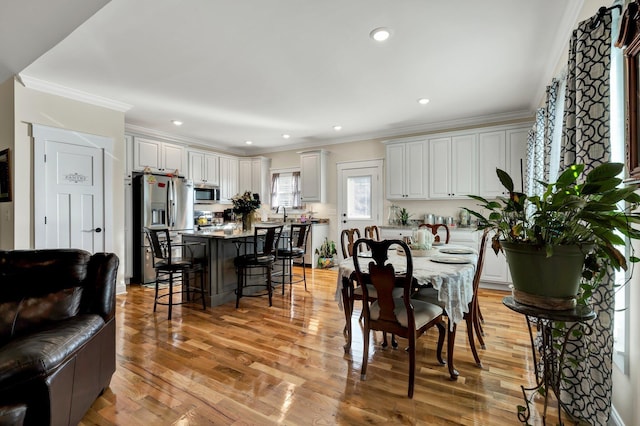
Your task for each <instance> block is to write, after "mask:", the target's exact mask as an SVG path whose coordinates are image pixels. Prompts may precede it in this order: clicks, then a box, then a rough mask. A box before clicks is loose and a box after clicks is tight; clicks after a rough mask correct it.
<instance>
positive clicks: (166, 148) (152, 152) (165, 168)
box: [133, 137, 186, 175]
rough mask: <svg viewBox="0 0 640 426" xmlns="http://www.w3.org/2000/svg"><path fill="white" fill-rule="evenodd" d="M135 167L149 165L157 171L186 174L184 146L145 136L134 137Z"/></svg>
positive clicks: (142, 168) (143, 167) (136, 168)
mask: <svg viewBox="0 0 640 426" xmlns="http://www.w3.org/2000/svg"><path fill="white" fill-rule="evenodd" d="M133 145H134V147H133V168H134V170H140V171H142V170H145V169H146V168H147V167H148V168H149V169H150V170H151V171H152V172H156V173H175V171H176V170H177V171H178V172H177V174H179V175H184V174H185V171H186V167H185V163H186V161H185V154H184V147H182V146H180V145H174V144H170V143H166V142H160V141H155V140H151V139H144V138H138V137H136V138H134V144H133Z"/></svg>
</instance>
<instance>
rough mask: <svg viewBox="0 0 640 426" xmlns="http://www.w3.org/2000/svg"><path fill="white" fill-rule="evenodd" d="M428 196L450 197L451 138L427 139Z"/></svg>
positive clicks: (435, 197) (436, 197)
mask: <svg viewBox="0 0 640 426" xmlns="http://www.w3.org/2000/svg"><path fill="white" fill-rule="evenodd" d="M428 144H429V198H432V199H438V198H451V138H437V139H429V142H428Z"/></svg>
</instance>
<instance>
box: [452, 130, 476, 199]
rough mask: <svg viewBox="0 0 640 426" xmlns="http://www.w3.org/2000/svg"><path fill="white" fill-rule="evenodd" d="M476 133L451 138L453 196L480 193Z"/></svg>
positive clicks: (458, 196)
mask: <svg viewBox="0 0 640 426" xmlns="http://www.w3.org/2000/svg"><path fill="white" fill-rule="evenodd" d="M477 148H478V143H477V138H476V135H475V134H471V135H462V136H454V137H452V138H451V192H450V197H451V198H467V195H470V194H474V195H475V194H477V193H478V179H477V178H476V177H477V176H478V167H477V164H478V156H477V152H476V151H477Z"/></svg>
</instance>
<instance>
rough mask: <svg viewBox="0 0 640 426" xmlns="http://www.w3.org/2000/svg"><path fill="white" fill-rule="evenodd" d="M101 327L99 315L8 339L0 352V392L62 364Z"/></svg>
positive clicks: (85, 316) (79, 317) (44, 373)
mask: <svg viewBox="0 0 640 426" xmlns="http://www.w3.org/2000/svg"><path fill="white" fill-rule="evenodd" d="M103 326H104V320H103V319H102V317H101V316H100V315H95V314H86V315H84V314H83V315H77V316H74V317H71V318H68V319H65V320H62V321H57V322H55V323H48V324H45V325H43V326H42V328H41V329H40V330H39V331H37V332H34V333H31V334H29V335H25V336H19V337H16V338H14V339H12V340H11V341H10V342H9V343H7V344H6V345H4V346H3V347H2V348H1V350H0V390H2V389H7V388H10V387H11V386H14V385H15V384H17V383H20V382H23V381H28V380H30V379H33V378H36V377H43V376H45V375H47V374H48V373H49V372H51V371H52V370H54V369H55V368H56V367H58V366H59V365H60V364H62V363H63V362H64V361H66V360H67V359H68V358H69V357H70V356H71V355H73V354H74V352H75V351H77V350H78V348H80V347H81V346H82V345H83V344H85V343H86V342H87V341H89V340H90V339H91V338H92V337H93V336H94V335H95V334H96V333H98V331H100V329H101V328H102V327H103Z"/></svg>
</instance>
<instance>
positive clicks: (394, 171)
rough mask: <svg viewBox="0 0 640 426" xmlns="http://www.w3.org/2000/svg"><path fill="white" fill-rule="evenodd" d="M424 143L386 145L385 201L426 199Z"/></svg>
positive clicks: (425, 149) (425, 155) (425, 154)
mask: <svg viewBox="0 0 640 426" xmlns="http://www.w3.org/2000/svg"><path fill="white" fill-rule="evenodd" d="M426 164H427V148H426V146H425V141H423V140H419V141H411V142H405V143H397V144H392V145H387V170H386V183H387V199H389V200H424V199H426V198H427V180H426V173H427V172H426V168H425V165H426Z"/></svg>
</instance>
